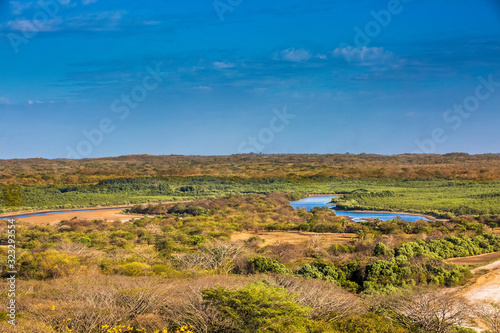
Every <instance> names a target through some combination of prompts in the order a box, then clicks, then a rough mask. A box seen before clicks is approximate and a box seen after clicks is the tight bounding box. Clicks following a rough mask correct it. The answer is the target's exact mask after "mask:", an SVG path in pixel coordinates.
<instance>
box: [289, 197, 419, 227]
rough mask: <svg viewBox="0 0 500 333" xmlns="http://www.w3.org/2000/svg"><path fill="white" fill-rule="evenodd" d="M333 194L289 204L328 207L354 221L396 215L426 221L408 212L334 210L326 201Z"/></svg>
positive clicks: (385, 218)
mask: <svg viewBox="0 0 500 333" xmlns="http://www.w3.org/2000/svg"><path fill="white" fill-rule="evenodd" d="M332 198H334V197H333V196H322V197H309V198H304V199H300V200H298V201H291V202H290V205H292V207H293V208H295V209H299V208H305V209H307V210H311V209H312V208H314V207H325V206H327V207H330V208H331V209H332V210H334V211H335V213H336V214H337V215H339V216H348V217H351V218H352V219H353V220H354V221H360V220H363V219H379V220H381V221H387V220H392V219H394V218H396V217H397V216H399V217H401V218H402V219H403V220H405V221H409V222H416V221H418V220H426V221H428V219H427V218H425V217H423V216H419V215H410V214H395V213H374V212H362V213H355V212H346V211H341V210H336V209H335V205H327V204H326V203H327V202H330V201H332Z"/></svg>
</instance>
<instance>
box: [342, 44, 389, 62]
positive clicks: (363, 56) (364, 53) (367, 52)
mask: <svg viewBox="0 0 500 333" xmlns="http://www.w3.org/2000/svg"><path fill="white" fill-rule="evenodd" d="M332 55H333V56H334V57H338V58H345V59H346V60H347V61H349V62H351V61H352V62H357V63H367V64H368V63H380V62H387V61H389V60H391V59H392V58H393V57H394V55H393V53H392V52H389V51H386V50H384V48H383V47H367V46H363V47H352V46H347V47H344V48H341V47H339V48H336V49H335V50H334V51H333V52H332Z"/></svg>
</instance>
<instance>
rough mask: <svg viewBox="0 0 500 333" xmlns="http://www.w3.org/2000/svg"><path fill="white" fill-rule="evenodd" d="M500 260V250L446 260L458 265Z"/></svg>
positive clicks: (483, 263)
mask: <svg viewBox="0 0 500 333" xmlns="http://www.w3.org/2000/svg"><path fill="white" fill-rule="evenodd" d="M494 260H500V252H493V253H486V254H480V255H477V256H470V257H463V258H452V259H446V260H445V261H447V262H451V263H454V264H456V265H459V266H460V265H485V264H487V263H489V262H491V261H494Z"/></svg>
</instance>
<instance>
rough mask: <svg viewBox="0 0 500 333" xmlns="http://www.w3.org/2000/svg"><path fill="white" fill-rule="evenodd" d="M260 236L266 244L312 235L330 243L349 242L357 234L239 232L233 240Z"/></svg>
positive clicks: (301, 239) (296, 239) (302, 240)
mask: <svg viewBox="0 0 500 333" xmlns="http://www.w3.org/2000/svg"><path fill="white" fill-rule="evenodd" d="M254 236H259V237H260V238H262V239H264V240H265V241H266V243H265V244H266V245H269V244H275V243H277V242H286V243H290V244H299V243H302V242H305V241H308V240H310V239H311V237H315V238H316V237H318V238H320V239H321V240H322V241H323V242H325V243H328V244H347V243H348V242H349V241H350V240H351V238H352V237H355V236H356V234H333V233H322V234H319V233H314V232H302V233H298V232H283V231H276V232H259V233H252V232H237V233H233V234H232V235H231V241H244V240H247V239H249V238H251V237H254Z"/></svg>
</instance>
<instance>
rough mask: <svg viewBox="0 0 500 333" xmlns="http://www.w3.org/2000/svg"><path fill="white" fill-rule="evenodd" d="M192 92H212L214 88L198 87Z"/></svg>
mask: <svg viewBox="0 0 500 333" xmlns="http://www.w3.org/2000/svg"><path fill="white" fill-rule="evenodd" d="M191 89H192V90H198V91H207V92H208V91H212V90H213V88H212V87H209V86H197V87H193V88H191Z"/></svg>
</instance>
